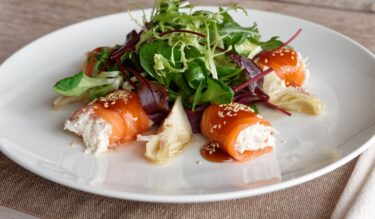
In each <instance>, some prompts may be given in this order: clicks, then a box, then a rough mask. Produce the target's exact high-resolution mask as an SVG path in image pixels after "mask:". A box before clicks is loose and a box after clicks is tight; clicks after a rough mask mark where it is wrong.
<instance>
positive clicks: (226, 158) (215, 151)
mask: <svg viewBox="0 0 375 219" xmlns="http://www.w3.org/2000/svg"><path fill="white" fill-rule="evenodd" d="M200 154H201V155H202V157H203V158H204V159H206V160H208V161H211V162H215V163H222V162H225V163H227V162H231V161H233V158H232V157H231V156H230V155H229V154H228V153H227V152H225V151H224V150H222V149H221V148H220V146H219V143H215V142H210V143H208V144H206V145H204V146H203V147H202V148H201V150H200Z"/></svg>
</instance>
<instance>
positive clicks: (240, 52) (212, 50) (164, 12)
mask: <svg viewBox="0 0 375 219" xmlns="http://www.w3.org/2000/svg"><path fill="white" fill-rule="evenodd" d="M233 11H242V12H243V13H246V10H244V9H242V8H241V7H238V6H236V5H234V6H232V7H228V8H219V10H218V11H217V12H211V11H205V10H194V9H193V6H192V5H189V4H187V5H186V4H182V3H180V1H178V0H156V1H155V7H154V9H153V10H152V13H151V17H150V19H149V20H144V21H143V27H142V29H141V30H140V31H137V30H132V31H131V32H130V33H129V34H128V35H127V40H126V42H125V43H124V45H117V46H115V47H113V48H109V47H102V48H97V49H95V50H94V51H92V52H90V53H89V54H88V58H87V63H86V68H85V72H80V73H78V74H76V75H73V76H71V77H67V78H64V79H62V80H60V81H58V82H57V83H56V84H55V86H54V91H56V92H57V93H59V94H61V95H64V96H80V95H82V94H84V93H86V92H87V93H89V96H90V98H91V99H93V98H97V97H100V96H103V95H106V94H107V93H109V92H111V91H113V90H116V89H120V88H121V85H122V83H124V85H123V87H125V88H127V89H132V90H133V91H135V92H137V93H138V95H139V96H140V99H141V100H142V101H141V102H142V106H143V107H144V108H146V112H147V113H148V114H149V115H150V116H151V117H153V116H155V117H158V118H159V117H160V115H161V117H163V116H164V115H165V113H167V112H168V110H169V106H168V102H169V105H170V103H171V102H172V101H174V100H175V99H176V98H177V97H178V96H181V100H182V103H183V105H184V107H185V109H186V110H190V111H191V112H190V113H191V114H194V111H195V110H196V108H199V107H200V108H199V109H202V108H201V107H204V106H206V105H208V104H210V103H216V104H224V103H230V102H233V101H238V102H241V101H242V102H243V103H246V104H249V105H251V104H253V103H255V102H259V101H263V102H266V101H268V98H267V97H266V96H264V95H266V94H264V92H261V90H260V86H258V85H259V84H258V83H259V80H260V79H262V77H263V76H264V75H265V74H266V73H264V74H261V73H262V70H261V69H259V68H258V67H257V65H256V64H255V63H254V62H253V60H252V59H253V58H254V57H256V55H257V54H259V53H262V52H265V51H266V50H273V49H276V48H278V47H280V46H283V42H281V41H280V40H279V39H278V37H272V38H271V39H269V40H267V41H262V40H261V35H260V33H259V30H258V27H257V24H256V23H254V24H252V25H251V26H242V25H240V24H239V23H237V22H236V21H235V20H234V19H233V18H232V16H231V15H230V13H231V12H233ZM259 74H261V76H259V77H256V76H257V75H259ZM254 77H255V78H256V80H254ZM250 80H252V81H250ZM246 82H247V84H244V83H246ZM241 85H242V86H241ZM234 88H237V89H234ZM238 88H241V89H238ZM197 111H198V112H199V111H202V110H197ZM198 116H199V115H198Z"/></svg>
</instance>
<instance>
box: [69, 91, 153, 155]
mask: <svg viewBox="0 0 375 219" xmlns="http://www.w3.org/2000/svg"><path fill="white" fill-rule="evenodd" d="M151 126H152V121H151V120H150V118H149V117H148V116H147V114H146V112H145V111H144V110H143V108H142V106H141V103H140V100H139V97H138V95H137V94H135V93H132V92H130V91H126V90H117V91H114V92H112V93H110V94H108V95H107V96H105V97H101V98H98V99H97V100H95V101H93V102H92V103H90V104H89V105H87V106H86V107H84V108H82V109H80V110H78V111H76V112H75V113H74V114H73V115H72V117H71V118H70V119H68V120H67V121H66V122H65V129H66V130H68V131H71V132H73V133H75V134H77V135H79V136H82V138H83V142H84V144H85V146H86V148H87V150H86V151H88V152H92V153H95V154H100V153H103V152H105V151H107V150H108V149H110V148H113V147H115V146H116V145H117V144H120V143H124V142H126V141H129V140H134V139H135V138H136V136H137V135H138V134H140V133H142V132H143V131H146V130H148V129H149V128H150V127H151Z"/></svg>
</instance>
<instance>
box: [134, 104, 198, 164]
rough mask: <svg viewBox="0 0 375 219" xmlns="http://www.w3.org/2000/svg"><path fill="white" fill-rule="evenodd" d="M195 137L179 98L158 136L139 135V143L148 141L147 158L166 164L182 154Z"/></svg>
mask: <svg viewBox="0 0 375 219" xmlns="http://www.w3.org/2000/svg"><path fill="white" fill-rule="evenodd" d="M192 135H193V132H192V129H191V126H190V123H189V120H188V118H187V115H186V113H185V110H184V108H183V106H182V102H181V98H180V97H178V98H177V99H176V101H175V103H174V105H173V108H172V110H171V112H170V113H169V115H168V117H167V118H166V119H165V120H164V122H163V124H162V125H161V126H160V127H159V129H158V133H157V134H156V135H150V136H142V135H138V137H137V140H138V141H147V144H146V152H145V157H146V158H147V159H148V160H150V161H152V162H155V163H165V162H166V161H168V160H169V159H170V158H172V157H174V156H175V155H176V154H178V153H179V152H181V150H182V149H183V147H184V146H185V145H186V144H187V143H188V142H189V141H190V139H191V136H192Z"/></svg>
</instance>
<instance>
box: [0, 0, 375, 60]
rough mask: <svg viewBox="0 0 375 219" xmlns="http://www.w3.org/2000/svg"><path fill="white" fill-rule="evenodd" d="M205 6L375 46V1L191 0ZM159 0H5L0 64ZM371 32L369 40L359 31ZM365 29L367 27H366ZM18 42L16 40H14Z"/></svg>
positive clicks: (1, 10) (1, 14) (0, 21)
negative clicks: (54, 36)
mask: <svg viewBox="0 0 375 219" xmlns="http://www.w3.org/2000/svg"><path fill="white" fill-rule="evenodd" d="M191 2H194V3H198V4H200V5H219V6H225V5H230V4H233V3H238V4H240V5H242V6H244V7H246V8H254V9H260V10H266V11H273V12H278V13H283V14H288V15H292V16H296V17H300V18H303V19H307V20H310V21H313V22H316V23H320V24H323V25H325V26H328V27H330V28H332V29H335V30H337V31H340V32H342V33H344V34H346V35H351V37H353V38H354V39H355V40H357V41H359V42H360V43H361V44H363V45H364V46H367V47H370V49H375V48H371V46H372V45H375V43H369V41H371V42H374V41H375V37H374V36H375V28H374V25H375V21H374V19H373V17H371V16H366V14H373V13H374V12H375V0H200V1H199V0H192V1H191ZM153 3H154V0H106V1H104V0H27V1H25V0H1V1H0V28H1V29H2V31H1V32H2V33H1V34H0V45H1V47H2V49H1V50H0V60H2V61H3V60H4V59H5V58H6V57H7V56H9V51H16V50H17V49H19V48H20V47H21V46H23V45H25V44H26V43H28V42H30V41H32V40H34V39H36V38H38V37H40V36H42V35H45V34H46V33H49V32H51V31H53V30H56V29H59V28H61V27H64V26H66V25H69V24H72V23H76V22H78V21H82V20H86V19H89V18H93V17H97V16H102V15H106V14H112V13H118V12H122V11H126V10H129V9H130V10H132V9H139V8H150V7H152V5H153ZM354 24H358V25H361V28H360V29H361V30H363V29H366V30H368V31H369V33H368V34H366V36H372V37H369V38H367V37H366V36H363V35H361V34H359V33H357V29H358V26H357V25H354ZM363 25H364V26H365V27H363ZM15 41H16V42H15Z"/></svg>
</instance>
